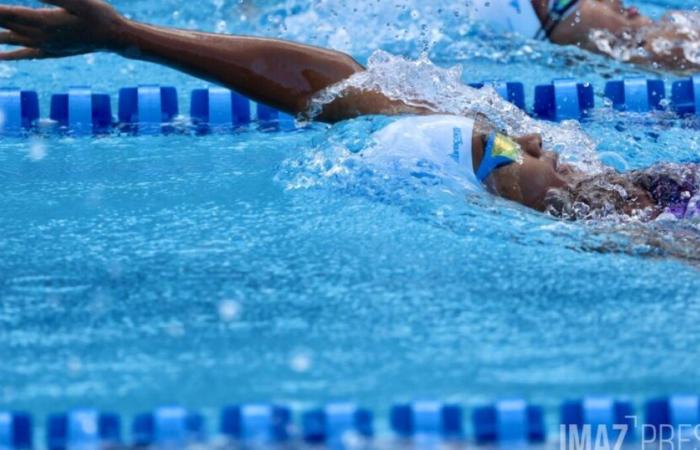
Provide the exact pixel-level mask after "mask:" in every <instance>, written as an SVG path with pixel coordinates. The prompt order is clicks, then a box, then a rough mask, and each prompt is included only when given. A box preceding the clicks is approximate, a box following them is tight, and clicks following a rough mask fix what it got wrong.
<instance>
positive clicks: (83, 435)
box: [46, 410, 122, 450]
mask: <svg viewBox="0 0 700 450" xmlns="http://www.w3.org/2000/svg"><path fill="white" fill-rule="evenodd" d="M121 442H122V440H121V423H120V420H119V416H117V415H116V414H106V413H101V412H98V411H94V410H76V411H72V412H70V413H67V414H55V415H52V416H49V418H48V421H47V429H46V448H47V449H48V450H68V449H73V448H99V447H102V446H104V447H107V446H118V445H119V444H121Z"/></svg>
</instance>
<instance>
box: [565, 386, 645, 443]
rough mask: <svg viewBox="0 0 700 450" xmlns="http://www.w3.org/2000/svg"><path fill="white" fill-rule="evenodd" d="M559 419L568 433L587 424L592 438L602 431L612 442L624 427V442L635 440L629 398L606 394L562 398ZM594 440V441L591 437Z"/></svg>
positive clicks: (584, 427)
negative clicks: (569, 398) (580, 397)
mask: <svg viewBox="0 0 700 450" xmlns="http://www.w3.org/2000/svg"><path fill="white" fill-rule="evenodd" d="M561 423H562V425H563V426H564V427H565V430H566V434H567V436H570V435H571V433H572V432H574V433H585V432H586V427H589V430H590V432H591V435H592V438H593V439H595V438H596V436H597V435H598V433H605V435H606V437H607V438H608V439H609V440H610V441H611V442H616V441H617V439H618V436H619V434H620V432H621V429H622V428H623V427H625V431H626V432H625V435H624V438H625V439H624V440H625V442H627V443H629V442H631V441H634V438H635V433H634V427H635V425H636V424H635V423H634V407H633V406H632V404H631V403H630V402H627V401H622V400H615V399H612V398H609V397H588V398H585V399H583V400H575V401H568V402H565V403H564V404H563V405H562V407H561ZM594 442H595V441H594Z"/></svg>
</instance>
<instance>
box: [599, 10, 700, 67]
mask: <svg viewBox="0 0 700 450" xmlns="http://www.w3.org/2000/svg"><path fill="white" fill-rule="evenodd" d="M591 41H592V42H593V43H594V44H595V46H596V48H597V49H598V50H599V51H600V52H602V53H604V54H606V55H609V56H611V57H613V58H615V59H617V60H619V61H626V62H627V61H634V60H637V59H647V58H649V57H650V56H651V53H652V52H653V53H655V54H658V55H664V56H667V57H670V58H678V59H679V60H680V59H681V58H680V57H681V56H682V57H683V58H684V59H685V61H687V63H688V64H685V63H683V61H682V60H681V61H680V62H681V66H680V69H681V70H690V69H693V68H697V67H696V66H700V13H699V12H697V11H673V12H670V13H668V14H666V15H665V16H663V17H662V18H661V19H660V20H659V21H658V22H656V24H654V25H652V26H646V27H643V28H641V29H639V30H628V31H625V32H623V33H619V34H616V33H611V32H610V31H607V30H593V31H592V32H591ZM645 43H648V45H649V47H650V48H651V52H650V51H649V50H648V49H647V48H646V47H645V45H644V44H645ZM694 66H695V67H694Z"/></svg>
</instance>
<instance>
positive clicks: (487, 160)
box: [476, 131, 515, 183]
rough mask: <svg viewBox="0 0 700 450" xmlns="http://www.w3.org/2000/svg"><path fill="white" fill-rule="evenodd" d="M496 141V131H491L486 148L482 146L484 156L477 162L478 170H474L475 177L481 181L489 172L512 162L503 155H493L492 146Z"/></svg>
mask: <svg viewBox="0 0 700 450" xmlns="http://www.w3.org/2000/svg"><path fill="white" fill-rule="evenodd" d="M495 143H496V132H495V131H493V132H491V134H490V135H489V139H488V141H487V142H486V148H484V156H483V158H481V163H480V164H479V170H477V171H476V178H478V179H479V181H481V182H482V183H483V182H484V180H485V179H486V178H488V176H489V175H491V173H492V172H493V171H494V170H496V169H498V168H499V167H503V166H507V165H509V164H512V163H514V162H515V161H513V160H512V159H510V158H507V157H505V156H493V146H494V145H495Z"/></svg>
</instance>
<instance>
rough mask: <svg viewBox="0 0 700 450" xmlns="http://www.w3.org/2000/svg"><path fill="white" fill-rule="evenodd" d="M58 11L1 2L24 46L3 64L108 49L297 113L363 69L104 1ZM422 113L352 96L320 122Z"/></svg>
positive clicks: (68, 1) (12, 38)
mask: <svg viewBox="0 0 700 450" xmlns="http://www.w3.org/2000/svg"><path fill="white" fill-rule="evenodd" d="M42 1H43V2H44V3H47V4H50V5H53V6H57V7H58V8H52V9H31V8H23V7H18V6H8V5H0V26H1V27H3V28H5V29H6V30H7V31H5V32H2V33H0V43H4V44H10V45H16V46H20V47H22V48H20V49H17V50H13V51H9V52H5V53H0V60H24V59H40V58H60V57H65V56H74V55H80V54H85V53H90V52H96V51H108V52H113V53H117V54H120V55H122V56H124V57H127V58H132V59H138V60H143V61H150V62H155V63H159V64H163V65H166V66H169V67H172V68H175V69H178V70H181V71H183V72H185V73H188V74H191V75H194V76H196V77H199V78H203V79H205V80H208V81H211V82H213V83H217V84H221V85H223V86H226V87H228V88H231V89H234V90H236V91H238V92H240V93H241V94H243V95H246V96H248V97H250V98H252V99H253V100H256V101H259V102H262V103H265V104H268V105H270V106H273V107H275V108H278V109H280V110H282V111H285V112H288V113H291V114H301V113H304V112H306V111H307V108H308V106H309V102H310V99H311V98H312V97H313V96H314V95H315V94H317V93H318V92H320V91H322V90H323V89H325V88H327V87H329V86H331V85H333V84H336V83H338V82H340V81H342V80H345V79H347V78H348V77H350V76H352V75H353V74H356V73H358V72H362V71H364V70H365V69H364V67H362V66H361V65H360V64H359V63H357V62H356V61H355V60H353V59H352V58H351V57H350V56H348V55H346V54H343V53H340V52H336V51H332V50H326V49H321V48H317V47H312V46H308V45H302V44H297V43H293V42H287V41H281V40H275V39H264V38H254V37H241V36H230V35H221V34H210V33H200V32H194V31H185V30H177V29H170V28H163V27H156V26H152V25H146V24H142V23H138V22H135V21H131V20H128V19H126V18H125V17H123V16H121V15H120V14H119V13H117V11H116V10H114V9H113V8H112V7H111V6H110V5H109V4H107V3H106V2H104V1H102V0H42ZM402 112H416V108H412V107H409V106H407V105H405V104H403V103H402V102H396V101H392V100H389V99H388V98H386V97H385V96H384V95H382V94H381V93H368V92H348V93H347V94H346V95H344V96H342V98H340V99H338V100H337V101H334V102H332V103H331V104H329V105H328V106H327V107H325V108H324V109H323V110H322V112H321V115H320V116H319V119H321V120H327V121H331V122H332V121H338V120H343V119H347V118H350V117H355V116H358V115H363V114H397V113H402Z"/></svg>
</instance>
